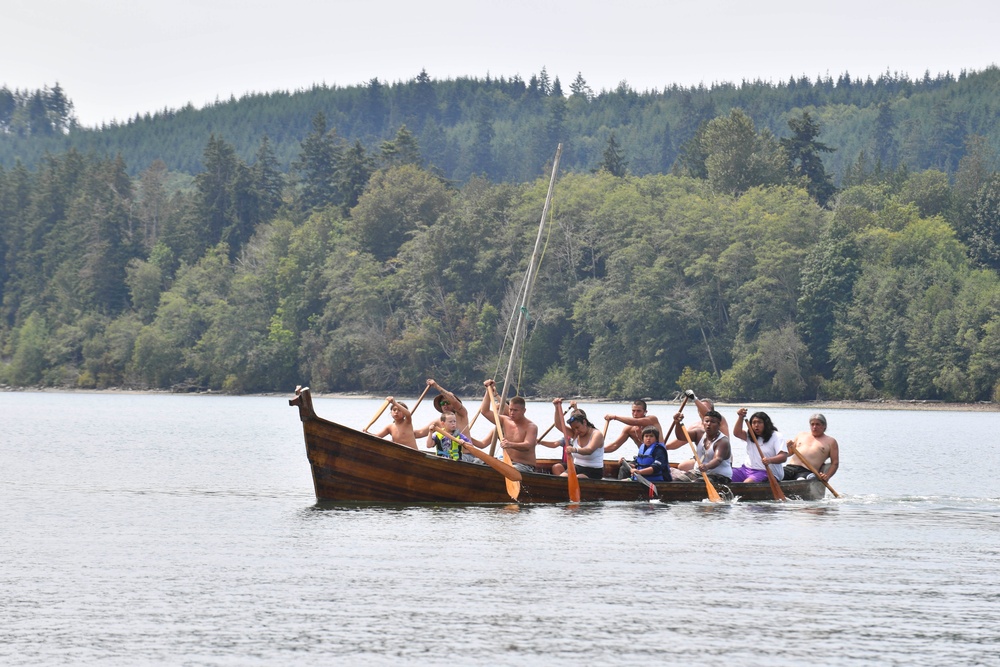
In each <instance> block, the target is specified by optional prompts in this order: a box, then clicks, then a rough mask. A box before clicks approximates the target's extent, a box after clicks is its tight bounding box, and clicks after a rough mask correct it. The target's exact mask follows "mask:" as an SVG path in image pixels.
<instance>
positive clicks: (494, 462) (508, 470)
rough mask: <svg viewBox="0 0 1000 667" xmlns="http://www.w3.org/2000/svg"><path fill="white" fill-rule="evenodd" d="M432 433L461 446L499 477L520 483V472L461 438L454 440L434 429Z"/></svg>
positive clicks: (448, 434)
mask: <svg viewBox="0 0 1000 667" xmlns="http://www.w3.org/2000/svg"><path fill="white" fill-rule="evenodd" d="M434 431H435V432H436V433H438V434H439V435H441V436H442V437H445V438H448V439H449V440H451V441H452V442H457V443H458V444H460V445H462V447H465V451H467V452H469V453H470V454H472V455H473V456H475V457H476V458H477V459H479V460H480V461H482V462H483V463H485V464H486V465H488V466H489V467H491V468H493V469H494V470H496V471H497V472H498V473H500V474H501V475H503V476H504V477H506V478H507V479H509V480H511V481H514V482H520V481H521V471H520V470H518V469H517V468H515V467H514V466H512V465H507V464H506V463H504V462H503V461H501V460H499V459H496V458H494V457H492V456H490V455H489V454H487V453H486V452H484V451H483V450H481V449H479V448H478V447H476V446H475V445H474V444H472V443H471V442H466V441H465V440H462V439H461V438H456V437H455V436H453V435H452V434H450V433H447V432H445V431H442V430H441V429H439V428H436V429H434Z"/></svg>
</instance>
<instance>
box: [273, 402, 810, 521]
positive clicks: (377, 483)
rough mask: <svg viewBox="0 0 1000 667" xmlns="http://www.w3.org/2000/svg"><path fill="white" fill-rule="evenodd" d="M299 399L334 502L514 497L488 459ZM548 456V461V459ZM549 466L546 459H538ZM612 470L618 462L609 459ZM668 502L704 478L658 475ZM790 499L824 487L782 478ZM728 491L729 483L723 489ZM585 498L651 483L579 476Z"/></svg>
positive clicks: (551, 498) (318, 482)
mask: <svg viewBox="0 0 1000 667" xmlns="http://www.w3.org/2000/svg"><path fill="white" fill-rule="evenodd" d="M289 403H290V404H292V405H297V406H298V407H299V416H300V418H301V419H302V430H303V434H304V436H305V445H306V456H307V458H308V459H309V465H310V466H311V468H312V478H313V486H314V488H315V492H316V498H317V499H318V500H323V501H336V502H386V503H509V502H511V497H510V495H508V493H507V488H506V485H505V483H504V477H503V476H502V475H500V474H499V473H498V472H496V471H495V470H493V469H492V468H490V467H488V466H484V465H476V464H473V463H465V462H462V461H451V460H448V459H444V458H441V457H438V456H433V455H429V454H426V453H424V452H420V451H417V450H414V449H410V448H409V447H405V446H403V445H398V444H396V443H393V442H390V441H388V440H383V439H381V438H376V437H375V436H373V435H370V434H368V433H362V432H361V431H357V430H355V429H352V428H349V427H347V426H343V425H341V424H338V423H336V422H332V421H328V420H325V419H322V418H320V417H318V416H316V413H315V412H314V411H313V409H312V401H311V399H310V398H309V395H308V390H303V391H302V392H301V393H300V394H299V395H297V396H296V398H295V399H293V400H291V401H289ZM550 463H551V462H549V464H550ZM540 464H541V467H545V465H546V464H545V463H544V462H540ZM607 467H608V468H609V469H610V470H609V471H608V472H611V471H612V470H613V471H617V467H618V464H617V463H615V462H608V464H607ZM656 487H657V490H658V491H659V494H660V495H659V499H660V500H661V501H663V502H675V501H676V502H679V501H702V500H706V499H707V494H706V491H705V485H704V484H703V483H702V482H700V481H699V482H658V483H656ZM731 488H732V493H733V494H735V495H736V496H738V497H739V498H740V499H741V500H744V501H759V500H773V497H772V495H771V489H770V486H769V485H768V484H734V485H733V486H732V487H731ZM781 488H782V490H783V491H784V492H785V495H787V496H788V497H789V498H790V499H792V498H801V499H804V500H817V499H820V498H822V497H823V496H824V494H825V493H826V489H825V488H824V486H823V484H822V483H821V482H819V481H817V480H809V481H805V480H800V481H794V482H783V483H782V484H781ZM720 493H722V494H723V495H724V496H725V495H726V489H720ZM580 496H581V501H582V502H589V501H603V500H619V501H646V500H648V499H649V490H648V489H647V488H646V487H645V486H644V485H642V484H640V483H639V482H633V481H631V480H627V481H619V480H616V479H603V480H592V479H580ZM517 500H518V502H523V503H565V502H568V490H567V480H566V478H565V477H553V476H552V475H549V474H545V473H524V474H523V479H522V481H521V493H520V496H519V497H518V499H517Z"/></svg>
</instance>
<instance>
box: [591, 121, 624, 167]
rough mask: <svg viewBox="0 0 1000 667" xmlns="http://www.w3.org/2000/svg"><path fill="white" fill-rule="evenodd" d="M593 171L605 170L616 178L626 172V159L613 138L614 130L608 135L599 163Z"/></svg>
mask: <svg viewBox="0 0 1000 667" xmlns="http://www.w3.org/2000/svg"><path fill="white" fill-rule="evenodd" d="M595 171H606V172H608V173H609V174H611V175H612V176H615V177H617V178H622V177H624V176H625V175H626V174H627V173H628V161H627V160H626V159H625V155H624V153H623V152H622V150H621V147H620V146H619V145H618V141H617V140H616V139H615V133H614V132H612V133H611V136H610V137H608V143H607V145H606V146H605V147H604V154H603V157H602V159H601V163H600V164H599V165H598V166H597V169H596V170H595Z"/></svg>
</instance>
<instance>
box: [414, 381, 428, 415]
mask: <svg viewBox="0 0 1000 667" xmlns="http://www.w3.org/2000/svg"><path fill="white" fill-rule="evenodd" d="M430 388H431V386H430V385H427V386H426V387H424V393H422V394H420V398H418V399H417V404H416V405H414V406H413V409H412V410H410V415H411V416H412V415H413V413H414V412H416V411H417V408H419V407H420V401H422V400H424V396H426V395H427V390H428V389H430Z"/></svg>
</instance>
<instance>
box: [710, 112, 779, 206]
mask: <svg viewBox="0 0 1000 667" xmlns="http://www.w3.org/2000/svg"><path fill="white" fill-rule="evenodd" d="M703 145H704V150H705V156H706V157H705V170H706V172H707V174H708V182H709V183H710V184H711V185H712V189H713V190H715V191H716V192H719V193H726V194H731V195H740V194H743V193H744V192H746V191H747V190H749V189H750V188H753V187H757V186H769V185H778V184H780V183H782V182H783V181H784V180H785V165H786V163H787V156H786V155H785V152H784V150H783V149H782V148H781V146H780V144H779V143H778V141H777V140H776V139H775V138H774V136H773V135H772V134H771V133H770V131H768V130H764V131H762V132H757V131H756V129H755V128H754V123H753V119H751V118H750V116H748V115H747V114H746V113H745V112H744V111H743V110H742V109H733V110H732V111H731V112H730V113H729V116H728V117H719V118H716V119H715V120H713V121H711V122H709V123H708V125H706V126H705V135H704V140H703Z"/></svg>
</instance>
